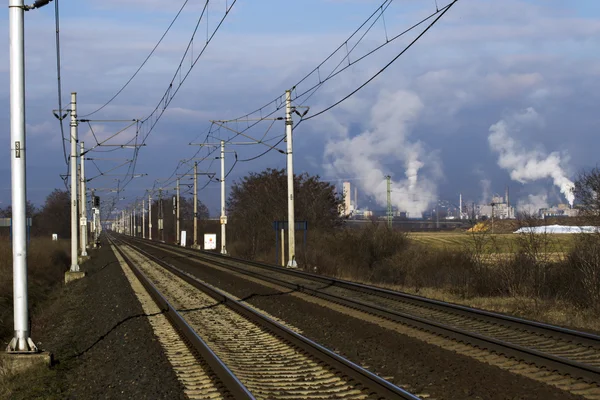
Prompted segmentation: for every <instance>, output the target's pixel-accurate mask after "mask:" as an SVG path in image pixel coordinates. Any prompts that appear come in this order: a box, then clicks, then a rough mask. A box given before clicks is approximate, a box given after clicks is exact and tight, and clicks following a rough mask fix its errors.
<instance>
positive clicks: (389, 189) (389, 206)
mask: <svg viewBox="0 0 600 400" xmlns="http://www.w3.org/2000/svg"><path fill="white" fill-rule="evenodd" d="M385 178H386V179H387V224H388V228H390V229H392V223H393V220H394V214H393V211H392V177H391V176H389V175H388V176H386V177H385Z"/></svg>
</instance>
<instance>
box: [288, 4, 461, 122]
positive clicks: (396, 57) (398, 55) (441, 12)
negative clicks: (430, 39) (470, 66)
mask: <svg viewBox="0 0 600 400" xmlns="http://www.w3.org/2000/svg"><path fill="white" fill-rule="evenodd" d="M457 1H458V0H453V2H452V3H450V4H448V5H447V6H446V7H444V8H442V9H440V12H439V15H438V16H437V17H436V18H435V19H434V20H433V21H432V22H431V23H430V24H429V25H428V26H427V28H425V29H424V30H423V32H421V33H420V34H419V35H418V36H417V37H416V38H414V39H413V40H412V41H411V42H410V43H409V44H408V45H407V46H406V47H405V48H404V49H402V51H401V52H400V53H398V54H397V55H396V56H395V57H394V58H393V59H392V60H391V61H390V62H388V63H387V64H386V65H385V66H384V67H383V68H381V69H380V70H379V71H377V73H376V74H375V75H373V76H371V77H370V78H369V79H368V80H367V81H366V82H364V83H363V84H362V85H360V86H359V87H357V88H356V89H354V90H353V91H352V92H350V93H349V94H348V95H346V96H345V97H343V98H342V99H340V100H338V101H336V102H335V103H333V104H332V105H330V106H329V107H326V108H325V109H323V110H321V111H319V112H318V113H316V114H312V115H310V116H309V117H306V118H303V119H301V120H300V122H298V124H296V126H298V125H300V123H301V122H302V121H308V120H310V119H312V118H315V117H317V116H319V115H321V114H323V113H324V112H327V111H329V110H331V109H332V108H334V107H336V106H338V105H339V104H341V103H343V102H344V101H346V100H347V99H348V98H350V97H352V96H353V95H354V94H356V93H357V92H358V91H359V90H361V89H362V88H364V87H365V86H367V85H368V84H369V83H371V81H373V80H374V79H375V78H377V77H378V76H379V75H380V74H381V73H383V71H385V70H386V69H387V68H388V67H389V66H390V65H392V64H393V63H394V62H395V61H396V60H397V59H398V58H400V56H402V55H403V54H404V53H406V51H407V50H408V49H410V48H411V47H412V46H413V45H414V44H415V43H416V42H417V41H418V40H419V39H420V38H421V37H423V35H425V33H426V32H427V31H428V30H429V29H431V27H432V26H433V25H435V24H436V23H437V22H438V21H439V20H440V18H442V17H443V16H444V14H446V12H448V10H450V8H452V6H453V5H454V4H456V2H457ZM437 13H438V12H436V13H435V14H432V15H436V14H437ZM430 18H431V16H430V17H427V18H426V19H425V20H423V21H426V20H428V19H430ZM423 21H421V22H423ZM421 22H419V23H418V24H417V25H414V26H418V25H419V24H421Z"/></svg>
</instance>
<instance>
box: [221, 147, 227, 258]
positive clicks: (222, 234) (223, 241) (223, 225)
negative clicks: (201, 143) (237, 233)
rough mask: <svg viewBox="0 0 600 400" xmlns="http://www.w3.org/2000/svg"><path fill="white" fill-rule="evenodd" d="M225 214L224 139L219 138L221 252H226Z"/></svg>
mask: <svg viewBox="0 0 600 400" xmlns="http://www.w3.org/2000/svg"><path fill="white" fill-rule="evenodd" d="M226 228H227V215H226V214H225V141H224V140H221V254H227V246H226V244H227V243H226V242H227V241H226V237H225V235H226V233H227V232H226V231H227V229H226Z"/></svg>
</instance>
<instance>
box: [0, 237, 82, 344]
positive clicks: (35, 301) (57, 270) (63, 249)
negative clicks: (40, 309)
mask: <svg viewBox="0 0 600 400" xmlns="http://www.w3.org/2000/svg"><path fill="white" fill-rule="evenodd" d="M68 248H69V242H68V241H65V240H62V241H57V242H53V241H52V240H51V239H46V238H43V239H42V238H34V239H32V241H31V244H30V247H29V252H28V262H27V264H28V279H29V282H28V291H29V293H28V294H29V307H30V310H32V311H33V310H35V308H36V307H37V306H38V305H39V304H40V303H41V302H43V301H44V300H45V299H47V298H48V296H49V294H50V293H51V291H52V290H53V289H54V288H55V287H56V285H58V284H60V283H61V282H62V280H63V279H64V273H65V271H66V270H67V269H68V267H69V265H70V262H71V261H70V258H69V256H68ZM12 295H13V287H12V250H11V243H10V241H9V240H8V239H6V238H0V338H8V337H10V336H11V335H12V331H13V307H12V305H13V299H12Z"/></svg>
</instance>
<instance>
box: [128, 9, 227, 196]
mask: <svg viewBox="0 0 600 400" xmlns="http://www.w3.org/2000/svg"><path fill="white" fill-rule="evenodd" d="M236 2H237V0H233V1H232V2H231V3H229V4H226V8H225V12H224V14H223V16H222V17H221V19H220V20H219V21H218V23H217V25H216V27H215V28H214V29H213V31H212V33H210V35H209V34H208V33H207V38H206V41H205V43H204V45H203V47H202V49H201V50H200V52H199V53H198V54H197V55H195V57H191V58H190V59H191V60H192V62H191V65H190V67H189V69H188V70H187V71H186V72H185V74H184V75H183V76H181V72H182V71H183V64H184V61H185V59H186V57H187V55H188V54H191V53H190V51H191V49H192V45H193V42H194V38H195V37H196V33H197V31H198V28H199V26H200V23H201V21H202V18H203V16H205V15H207V9H208V4H209V0H207V1H206V2H205V4H204V7H203V9H202V13H201V16H200V18H199V19H198V23H197V25H196V27H195V29H194V31H193V33H192V36H191V38H190V40H189V42H188V46H187V48H186V51H185V52H184V54H183V56H182V58H181V62H180V63H179V66H178V67H177V69H176V71H175V73H174V74H173V78H172V79H171V81H170V83H169V85H168V86H167V89H166V91H165V93H164V95H163V96H162V97H161V99H160V100H159V102H158V104H157V105H156V107H155V108H154V110H153V111H152V112H151V113H150V115H148V116H147V117H146V118H144V119H143V120H142V121H141V122H140V131H142V135H141V136H142V140H141V144H142V145H144V144H145V143H146V141H147V139H148V137H149V136H150V134H151V133H152V131H153V130H154V127H155V126H156V124H157V123H158V121H160V119H161V118H162V116H163V114H164V113H165V111H166V110H167V108H168V107H169V105H170V104H171V102H172V101H173V99H174V98H175V96H176V95H177V93H178V92H179V90H180V89H181V87H182V86H183V84H184V83H185V81H186V80H187V78H188V77H189V75H190V73H191V72H192V70H193V69H194V66H195V65H196V64H197V63H198V61H199V60H200V58H201V57H202V55H204V53H205V51H206V49H207V48H208V46H209V45H210V43H211V42H212V40H213V38H214V37H215V35H216V33H217V32H218V31H219V29H220V28H221V26H222V25H223V23H224V22H225V19H226V18H227V16H228V15H229V13H230V12H231V10H232V9H233V6H234V5H235V4H236ZM178 76H179V77H180V78H179V83H178V84H175V82H176V80H177V77H178ZM145 124H149V126H148V129H147V131H146V132H145V133H143V129H144V126H145ZM138 153H139V150H137V149H136V151H135V156H134V160H133V163H132V168H131V174H132V175H133V174H135V169H136V166H137V160H138ZM130 182H131V179H129V181H127V182H126V183H125V186H127V185H128V184H129V183H130Z"/></svg>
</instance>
